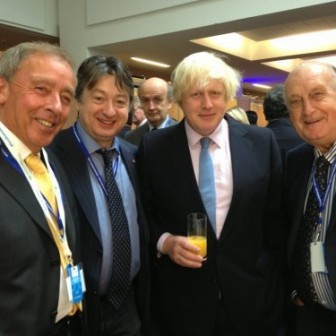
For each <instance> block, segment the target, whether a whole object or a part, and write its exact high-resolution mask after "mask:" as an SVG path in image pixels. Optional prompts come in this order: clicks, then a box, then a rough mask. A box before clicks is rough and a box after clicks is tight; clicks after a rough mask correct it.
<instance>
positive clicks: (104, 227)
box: [53, 56, 149, 336]
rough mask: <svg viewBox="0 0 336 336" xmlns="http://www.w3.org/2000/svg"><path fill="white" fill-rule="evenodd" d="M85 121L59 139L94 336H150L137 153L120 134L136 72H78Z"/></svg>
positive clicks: (98, 62) (97, 59)
mask: <svg viewBox="0 0 336 336" xmlns="http://www.w3.org/2000/svg"><path fill="white" fill-rule="evenodd" d="M77 78H78V86H77V89H76V98H77V101H78V121H77V122H76V123H75V124H74V125H73V126H72V127H71V128H69V129H67V130H64V131H63V132H61V134H60V135H59V136H58V137H57V138H56V139H55V141H54V143H53V150H54V151H55V153H56V155H57V156H58V157H59V158H60V160H61V162H62V163H63V166H64V169H65V171H66V173H67V174H68V177H69V180H70V181H71V185H72V188H73V190H74V193H75V196H76V199H77V201H78V203H79V208H80V219H81V226H80V236H81V242H82V255H83V263H84V266H85V269H86V273H85V278H86V282H87V308H88V309H87V311H88V327H89V334H90V336H96V335H104V336H112V335H125V336H138V335H140V333H141V335H144V334H145V331H144V329H145V324H146V323H145V319H146V317H147V315H146V313H147V303H146V302H147V301H146V300H147V298H148V296H149V295H148V291H147V289H148V288H147V274H148V269H147V261H148V260H147V248H146V246H147V243H146V241H147V232H146V229H145V218H144V214H143V209H142V206H141V202H140V199H139V189H138V183H137V176H136V172H135V167H134V164H135V154H136V147H134V146H133V145H131V144H130V143H128V142H126V141H124V140H123V139H121V138H119V137H118V136H117V134H118V133H119V132H120V130H121V129H122V127H123V126H124V125H125V123H126V121H127V118H128V115H129V109H130V107H131V104H132V100H133V83H132V77H131V74H130V72H129V69H128V67H127V66H126V65H125V64H124V63H122V62H121V61H120V60H119V59H117V58H115V57H104V56H92V57H90V58H88V59H86V60H85V61H84V62H83V63H82V64H81V66H80V67H79V69H78V73H77Z"/></svg>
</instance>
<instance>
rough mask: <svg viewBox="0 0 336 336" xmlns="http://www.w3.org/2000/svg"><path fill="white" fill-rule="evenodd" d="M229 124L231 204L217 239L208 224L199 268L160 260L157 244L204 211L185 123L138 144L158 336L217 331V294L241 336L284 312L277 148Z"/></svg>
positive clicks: (268, 326) (265, 133)
mask: <svg viewBox="0 0 336 336" xmlns="http://www.w3.org/2000/svg"><path fill="white" fill-rule="evenodd" d="M228 123H229V140H230V149H231V159H232V172H233V196H232V202H231V206H230V210H229V213H228V215H227V218H226V220H225V223H224V227H223V230H222V232H221V235H220V237H219V240H217V238H216V236H215V233H214V231H213V229H212V228H211V226H210V227H209V228H208V258H207V261H206V262H205V263H204V265H203V266H202V268H200V269H191V268H186V267H181V266H179V265H177V264H176V263H174V262H172V261H171V260H170V258H169V257H168V256H167V255H162V256H161V257H160V258H156V255H157V253H156V243H157V241H158V239H159V237H160V236H161V235H162V234H163V233H164V232H170V233H172V234H174V235H182V236H186V233H187V225H186V223H187V220H186V218H187V215H188V214H189V213H191V212H203V213H204V212H206V210H205V208H204V206H203V203H202V199H201V196H200V193H199V190H198V186H197V182H196V178H195V175H194V172H193V167H192V161H191V157H190V151H189V147H188V142H187V136H186V132H185V126H184V122H183V121H182V122H180V123H179V124H178V125H176V126H172V127H169V128H166V129H164V130H161V131H160V132H151V133H149V134H147V135H145V136H144V139H143V142H142V144H141V145H140V148H139V154H138V155H139V157H138V164H139V171H140V178H141V184H142V188H143V189H142V191H143V195H144V198H143V200H144V206H145V211H146V215H147V220H148V224H149V228H150V235H151V239H150V240H151V249H152V255H153V260H154V269H153V277H154V279H153V282H152V284H153V291H154V293H155V294H154V296H153V297H154V302H155V303H154V309H153V310H154V313H155V314H158V316H157V319H158V325H159V326H161V327H162V330H161V334H160V335H165V336H166V335H169V336H173V335H174V336H182V335H183V336H185V335H193V336H204V335H212V334H213V333H214V325H215V319H216V309H217V305H218V298H219V293H221V295H222V297H223V301H224V304H225V307H226V309H227V312H228V316H229V320H230V321H232V324H233V326H234V328H235V329H236V330H239V331H240V332H241V333H243V334H246V335H258V336H260V335H263V332H268V331H270V330H274V329H275V326H276V325H277V323H278V321H279V319H280V318H281V316H282V310H283V277H282V269H283V265H284V260H283V259H284V249H285V243H284V226H283V224H284V221H283V217H282V207H281V206H282V203H281V197H282V164H281V159H280V154H279V150H278V147H277V145H276V141H275V138H274V135H273V134H272V132H271V131H269V130H267V129H263V128H259V127H255V126H250V125H243V124H241V123H238V122H236V121H234V120H228ZM223 159H224V158H223Z"/></svg>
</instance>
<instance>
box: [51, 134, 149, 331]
mask: <svg viewBox="0 0 336 336" xmlns="http://www.w3.org/2000/svg"><path fill="white" fill-rule="evenodd" d="M51 147H52V150H53V151H54V152H55V154H56V155H57V156H58V157H59V159H60V161H61V162H62V165H63V167H64V170H65V171H66V173H67V175H68V178H69V181H70V184H71V186H72V189H73V191H74V194H75V197H76V199H77V201H78V205H79V216H80V237H81V242H82V244H81V246H82V257H83V265H84V274H85V279H86V285H87V293H86V297H87V312H88V327H89V335H90V336H94V335H96V333H97V328H98V325H99V319H98V318H99V313H98V312H99V300H100V298H99V296H98V290H99V278H100V274H101V265H102V248H103V247H102V242H101V234H100V228H99V222H98V215H97V209H96V203H95V199H94V194H93V190H92V187H91V182H90V177H89V168H88V164H87V160H86V158H85V156H84V154H83V153H82V151H81V149H80V147H79V145H78V143H77V141H76V139H75V136H74V133H73V130H72V128H68V129H66V130H64V131H62V132H61V133H60V134H59V135H58V136H57V137H56V138H55V140H54V142H53V143H52V146H51ZM136 150H137V149H136V148H135V147H134V146H133V145H131V144H129V143H128V142H126V141H124V140H122V139H120V151H121V158H122V160H123V162H124V164H125V166H126V169H127V172H128V175H129V177H130V180H131V182H132V184H133V188H134V191H135V193H136V200H137V211H138V223H139V233H140V254H141V255H140V257H141V269H140V271H139V273H138V275H137V276H136V278H135V279H134V281H133V283H134V288H135V294H136V297H137V304H138V308H139V309H138V311H139V314H140V317H141V318H142V323H143V328H144V329H145V328H146V327H147V319H148V318H149V317H148V308H147V307H148V296H149V294H148V288H149V282H148V281H149V273H148V251H147V246H148V232H147V231H146V230H147V228H146V223H145V216H144V212H143V208H142V204H141V201H140V193H139V187H138V178H137V174H136V169H135V153H136Z"/></svg>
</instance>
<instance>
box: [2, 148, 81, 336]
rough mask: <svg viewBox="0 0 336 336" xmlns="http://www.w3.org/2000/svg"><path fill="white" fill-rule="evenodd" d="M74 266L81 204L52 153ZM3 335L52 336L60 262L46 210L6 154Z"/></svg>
mask: <svg viewBox="0 0 336 336" xmlns="http://www.w3.org/2000/svg"><path fill="white" fill-rule="evenodd" d="M48 154H49V161H50V164H51V166H52V168H53V170H54V172H55V175H56V177H57V180H58V182H59V185H60V188H61V191H62V196H63V203H64V207H65V217H66V232H67V238H68V241H69V245H70V249H71V250H72V253H73V256H74V261H75V262H78V256H77V254H76V250H75V246H76V245H75V244H76V241H75V227H74V220H77V218H76V208H75V202H74V199H73V197H72V192H71V189H70V186H69V185H68V183H67V181H66V180H65V174H64V172H63V171H62V169H61V167H60V166H59V164H58V163H57V161H56V159H55V157H54V156H53V155H52V153H48ZM0 237H1V238H0V239H1V243H0V298H1V299H0V335H4V336H5V335H6V336H7V335H8V336H10V335H25V336H45V335H50V334H51V333H52V330H53V326H54V323H55V317H56V313H57V305H58V295H59V282H60V257H59V253H58V249H57V246H56V245H55V243H54V239H53V237H52V234H51V232H50V229H49V226H48V223H47V221H46V219H45V216H44V214H43V211H42V209H41V207H40V205H39V203H38V201H37V200H36V198H35V196H34V193H33V191H32V190H31V187H30V185H29V183H28V182H27V180H26V178H25V176H24V175H22V174H20V173H19V172H17V171H16V170H15V169H13V168H12V166H11V165H10V164H9V163H8V162H7V161H6V160H5V158H4V156H3V155H2V153H1V154H0Z"/></svg>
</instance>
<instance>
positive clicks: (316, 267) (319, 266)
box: [310, 241, 327, 273]
mask: <svg viewBox="0 0 336 336" xmlns="http://www.w3.org/2000/svg"><path fill="white" fill-rule="evenodd" d="M310 256H311V271H312V273H319V272H322V273H327V266H326V264H325V260H324V248H323V243H322V242H321V241H318V242H312V243H310Z"/></svg>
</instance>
